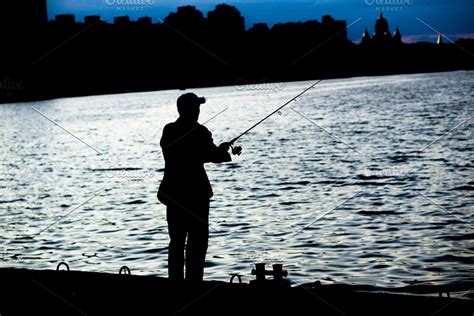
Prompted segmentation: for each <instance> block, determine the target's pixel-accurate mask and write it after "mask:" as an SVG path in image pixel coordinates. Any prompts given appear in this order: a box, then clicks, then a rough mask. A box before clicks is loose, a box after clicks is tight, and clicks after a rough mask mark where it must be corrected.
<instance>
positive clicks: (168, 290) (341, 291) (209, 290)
mask: <svg viewBox="0 0 474 316" xmlns="http://www.w3.org/2000/svg"><path fill="white" fill-rule="evenodd" d="M0 280H1V281H0V282H1V287H0V314H1V315H2V316H7V315H117V314H129V315H143V314H153V315H228V314H231V315H398V316H401V315H437V316H441V315H450V316H453V315H460V316H462V315H466V316H467V315H469V316H472V315H473V312H474V300H467V299H455V298H448V297H446V291H458V292H461V291H462V290H465V289H469V287H470V288H472V286H473V284H459V285H454V286H451V287H450V288H440V287H434V286H420V285H418V286H410V287H406V288H403V289H398V290H395V291H399V292H411V293H415V292H416V293H419V294H418V295H414V294H401V293H388V292H386V291H380V289H379V290H375V289H374V288H371V287H368V286H357V287H355V286H348V285H316V284H313V285H312V286H310V285H307V286H299V287H291V288H289V287H287V288H285V287H275V286H254V285H249V284H235V283H234V284H229V283H225V282H217V281H207V282H204V283H202V284H199V285H190V284H182V285H176V284H170V283H169V281H168V280H167V279H164V278H157V277H148V276H133V275H112V274H104V273H91V272H79V271H49V270H43V271H37V270H24V269H0ZM439 291H443V292H445V293H444V294H443V297H438V294H436V295H434V296H433V295H431V296H427V295H420V294H423V293H424V294H426V293H428V292H431V293H436V292H439Z"/></svg>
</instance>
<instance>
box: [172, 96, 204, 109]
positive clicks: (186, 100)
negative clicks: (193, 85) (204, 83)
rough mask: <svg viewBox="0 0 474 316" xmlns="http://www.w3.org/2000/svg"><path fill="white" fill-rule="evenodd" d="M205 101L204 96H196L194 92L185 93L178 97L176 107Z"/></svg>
mask: <svg viewBox="0 0 474 316" xmlns="http://www.w3.org/2000/svg"><path fill="white" fill-rule="evenodd" d="M204 103H206V99H205V98H204V97H198V96H197V95H196V94H194V93H185V94H183V95H181V96H180V97H179V98H178V107H182V106H188V105H201V104H204Z"/></svg>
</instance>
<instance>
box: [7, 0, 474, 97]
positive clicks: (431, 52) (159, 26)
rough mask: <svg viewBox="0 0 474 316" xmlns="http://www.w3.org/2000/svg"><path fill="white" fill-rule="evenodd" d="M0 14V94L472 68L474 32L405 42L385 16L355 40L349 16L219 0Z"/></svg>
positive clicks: (37, 7) (28, 4)
mask: <svg viewBox="0 0 474 316" xmlns="http://www.w3.org/2000/svg"><path fill="white" fill-rule="evenodd" d="M5 6H7V7H8V6H9V8H8V10H3V13H0V36H2V38H3V40H2V42H3V45H2V46H3V47H4V49H2V50H1V52H0V67H1V68H0V69H1V70H0V102H13V101H18V100H35V99H48V98H55V97H64V96H78V95H93V94H107V93H121V92H134V91H149V90H160V89H174V88H179V89H186V88H192V87H199V86H219V85H238V84H242V83H258V82H262V80H265V82H269V81H273V82H277V81H292V80H306V79H314V78H336V77H349V76H360V75H384V74H395V73H414V72H431V71H447V70H456V69H472V67H473V62H472V58H471V56H472V53H471V55H469V54H468V53H470V52H472V51H473V47H474V45H473V41H472V40H460V41H458V42H457V43H456V44H444V45H436V44H430V43H416V44H404V43H403V42H402V40H401V34H400V31H399V30H398V29H397V30H396V31H395V33H394V34H393V35H392V33H391V32H390V30H389V25H388V21H387V20H386V19H385V18H384V17H383V16H382V15H381V16H380V17H379V18H378V19H377V21H376V25H375V33H374V35H373V36H370V35H369V33H368V31H367V30H366V32H365V33H364V35H363V38H362V42H361V44H355V43H353V42H351V41H350V40H348V38H347V22H346V21H339V20H335V19H333V18H332V17H331V16H329V15H325V16H323V17H322V19H321V21H318V20H311V21H306V22H296V23H293V22H290V23H280V24H275V25H274V26H273V27H271V28H270V27H269V26H268V25H267V24H265V23H258V24H255V25H253V26H252V27H251V28H249V29H248V30H246V29H245V20H244V17H242V15H241V14H240V12H239V10H238V9H237V8H236V7H234V6H230V5H226V4H220V5H217V6H216V7H215V9H214V10H212V11H210V12H208V14H207V16H206V17H205V16H204V14H203V13H202V12H201V11H199V10H197V9H196V8H195V7H193V6H183V7H179V8H178V9H177V11H176V12H173V13H170V14H169V15H168V16H167V17H166V18H165V19H164V20H160V19H152V18H150V17H142V18H139V19H138V20H137V21H131V20H130V18H129V17H127V16H122V17H116V18H115V19H114V23H107V22H105V21H103V20H102V19H101V17H100V16H87V17H85V19H84V21H81V22H79V21H76V19H75V16H74V15H72V14H63V15H58V16H56V17H55V19H54V20H52V21H47V14H46V3H45V1H44V0H36V1H33V0H29V1H22V2H21V3H12V4H6V5H5Z"/></svg>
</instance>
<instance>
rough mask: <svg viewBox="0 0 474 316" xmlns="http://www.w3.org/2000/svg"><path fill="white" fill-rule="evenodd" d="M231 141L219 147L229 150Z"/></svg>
mask: <svg viewBox="0 0 474 316" xmlns="http://www.w3.org/2000/svg"><path fill="white" fill-rule="evenodd" d="M231 145H232V144H231V143H222V144H220V145H219V149H220V150H223V151H229V149H230V146H231Z"/></svg>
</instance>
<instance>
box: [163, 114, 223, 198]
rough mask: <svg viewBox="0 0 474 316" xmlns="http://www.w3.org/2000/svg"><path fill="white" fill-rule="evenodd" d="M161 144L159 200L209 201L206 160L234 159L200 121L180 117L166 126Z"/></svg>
mask: <svg viewBox="0 0 474 316" xmlns="http://www.w3.org/2000/svg"><path fill="white" fill-rule="evenodd" d="M160 145H161V148H162V151H163V156H164V158H165V174H164V177H163V180H162V181H161V184H160V188H159V190H158V199H159V200H160V202H161V203H163V204H165V205H170V203H173V204H175V205H176V204H178V205H184V206H186V205H190V204H191V205H192V204H193V203H195V202H196V201H202V200H203V199H207V200H209V199H210V198H211V197H212V195H213V192H212V188H211V184H210V182H209V178H208V177H207V174H206V170H205V169H204V163H206V162H214V163H220V162H227V161H231V160H232V159H231V157H230V154H229V153H228V152H227V151H225V150H223V149H220V148H219V147H217V146H216V145H215V144H214V142H213V140H212V134H211V132H210V131H209V130H208V129H207V128H206V127H205V126H203V125H200V124H199V123H197V122H192V123H189V122H185V121H183V120H181V119H178V120H177V121H176V122H174V123H170V124H168V125H166V126H165V128H164V129H163V135H162V137H161V142H160Z"/></svg>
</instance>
